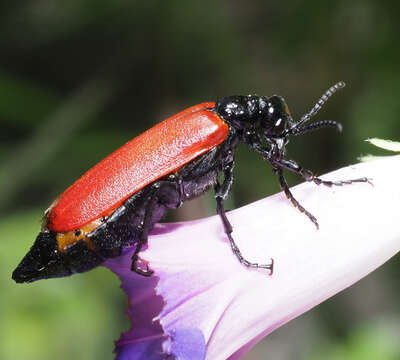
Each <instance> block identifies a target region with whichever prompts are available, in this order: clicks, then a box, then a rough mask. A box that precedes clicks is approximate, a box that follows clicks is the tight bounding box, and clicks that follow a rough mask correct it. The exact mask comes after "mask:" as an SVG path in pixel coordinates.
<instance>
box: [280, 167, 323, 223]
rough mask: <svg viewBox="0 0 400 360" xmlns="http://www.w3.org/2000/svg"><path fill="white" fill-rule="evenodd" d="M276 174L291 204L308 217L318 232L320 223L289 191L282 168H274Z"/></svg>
mask: <svg viewBox="0 0 400 360" xmlns="http://www.w3.org/2000/svg"><path fill="white" fill-rule="evenodd" d="M274 171H275V173H276V174H277V175H278V178H279V185H280V187H281V189H282V190H283V192H284V193H285V195H286V197H287V198H288V199H289V200H290V202H291V203H292V204H293V206H294V207H295V208H297V209H299V211H300V212H302V213H303V214H304V215H306V216H307V217H308V218H309V219H310V220H311V222H312V223H313V224H314V225H315V226H316V227H317V230H318V229H319V225H318V221H317V219H316V217H315V216H314V215H313V214H311V213H310V212H308V211H307V210H306V209H305V208H304V207H303V206H302V205H301V204H300V203H299V202H298V201H297V200H296V199H295V197H294V196H293V194H292V193H291V191H290V190H289V186H288V184H287V181H286V179H285V177H284V176H283V171H282V169H281V168H274Z"/></svg>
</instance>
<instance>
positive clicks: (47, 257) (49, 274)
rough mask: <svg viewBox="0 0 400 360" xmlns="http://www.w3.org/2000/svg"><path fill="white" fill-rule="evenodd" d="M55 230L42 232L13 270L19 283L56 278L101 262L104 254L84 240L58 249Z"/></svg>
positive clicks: (84, 269)
mask: <svg viewBox="0 0 400 360" xmlns="http://www.w3.org/2000/svg"><path fill="white" fill-rule="evenodd" d="M56 235H57V234H56V233H55V232H53V231H43V232H40V233H39V235H38V237H37V238H36V241H35V242H34V244H33V245H32V247H31V249H30V250H29V252H28V253H27V254H26V255H25V257H24V258H23V259H22V261H21V263H20V264H19V265H18V266H17V268H16V269H15V270H14V272H13V274H12V278H13V279H14V280H15V281H16V282H17V283H24V282H33V281H36V280H40V279H48V278H57V277H63V276H68V275H71V274H72V273H76V272H84V271H87V270H90V269H92V268H94V267H96V266H98V265H100V264H101V263H102V262H103V261H104V258H102V257H101V256H99V255H98V254H97V253H95V252H94V251H93V250H91V249H89V248H88V247H87V245H86V243H85V242H84V241H83V240H81V241H78V242H76V243H74V244H71V245H70V246H69V247H68V249H66V250H65V251H59V250H58V244H57V238H56Z"/></svg>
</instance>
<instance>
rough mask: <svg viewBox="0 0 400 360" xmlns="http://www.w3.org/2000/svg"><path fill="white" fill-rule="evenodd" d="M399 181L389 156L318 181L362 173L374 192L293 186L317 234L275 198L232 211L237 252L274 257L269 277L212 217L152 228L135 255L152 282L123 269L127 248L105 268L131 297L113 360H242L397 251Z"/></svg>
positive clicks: (396, 162)
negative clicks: (124, 329) (126, 324)
mask: <svg viewBox="0 0 400 360" xmlns="http://www.w3.org/2000/svg"><path fill="white" fill-rule="evenodd" d="M399 175H400V156H392V157H386V158H382V159H379V160H375V161H370V162H367V163H361V164H357V165H354V166H349V167H346V168H343V169H340V170H338V171H335V172H332V173H330V174H328V175H326V176H324V177H323V178H324V179H329V180H339V179H340V180H343V179H354V178H360V177H364V176H366V177H368V178H371V179H372V183H373V186H371V184H369V183H355V184H352V185H348V186H342V187H332V188H328V187H326V186H323V185H320V186H319V187H318V186H316V185H315V184H312V183H303V184H300V185H298V186H296V187H294V188H293V189H292V192H293V194H294V196H295V197H296V198H297V200H298V201H299V202H300V203H301V204H302V205H303V206H304V207H305V208H306V209H308V210H309V211H310V212H312V213H313V214H314V215H315V216H316V217H317V218H318V221H319V225H320V227H319V230H316V228H315V226H314V225H313V224H312V223H311V222H310V221H309V219H308V218H307V217H306V216H304V215H301V214H298V210H297V209H295V208H294V207H293V206H292V205H291V204H290V202H288V201H287V200H286V199H285V197H284V195H282V193H279V194H276V195H273V196H271V197H269V198H266V199H263V200H260V201H257V202H255V203H252V204H250V205H247V206H244V207H242V208H239V209H236V210H234V211H231V212H229V213H228V215H227V216H228V218H229V220H230V222H231V223H232V225H233V228H234V232H233V236H234V238H235V240H236V242H237V244H238V246H239V248H240V249H241V251H242V253H243V255H244V256H245V257H246V258H247V259H249V260H250V261H258V262H260V263H268V262H269V261H270V258H273V259H274V263H275V267H274V273H273V274H272V275H270V274H269V272H267V271H264V270H255V269H248V268H246V267H245V266H243V265H241V264H240V263H239V262H238V260H237V258H236V257H235V256H234V255H233V254H232V251H231V249H230V246H229V242H228V241H227V238H226V236H225V234H224V231H223V226H222V224H221V221H220V219H219V218H218V216H213V217H210V218H207V219H202V220H198V221H191V222H185V223H175V224H159V225H157V226H156V227H155V228H154V230H153V232H152V235H151V236H150V237H149V242H148V248H147V249H146V250H145V251H143V252H142V253H141V258H142V259H143V260H144V261H146V262H148V263H149V266H150V267H151V269H152V270H154V275H153V276H152V277H151V278H145V277H142V276H139V275H137V274H134V273H132V272H131V271H130V262H131V260H130V257H131V254H132V250H126V252H125V253H124V255H123V256H121V257H119V258H116V259H112V260H109V261H107V263H106V264H105V265H106V266H107V267H108V268H110V269H111V270H112V271H114V272H115V273H116V274H117V275H118V276H119V277H120V278H121V281H122V288H123V289H124V290H125V292H126V293H127V294H128V298H129V310H128V315H129V317H130V319H131V322H132V329H131V330H129V331H128V332H126V333H124V334H122V335H121V338H120V340H118V341H117V342H116V352H117V359H118V360H126V359H149V360H156V359H157V360H158V359H166V358H171V359H173V358H176V359H180V360H186V359H190V360H197V359H199V360H200V359H213V360H214V359H227V358H229V359H239V358H240V357H241V356H242V355H243V354H244V353H245V352H246V351H248V350H249V349H250V348H251V347H252V346H253V345H254V344H255V343H257V342H258V341H259V340H260V339H261V338H263V337H264V336H266V335H267V334H269V333H270V332H272V331H273V330H275V329H276V328H278V327H279V326H281V325H283V324H284V323H286V322H288V321H289V320H291V319H293V318H295V317H297V316H299V315H300V314H302V313H304V312H305V311H307V310H309V309H310V308H312V307H314V306H316V305H317V304H319V303H321V302H322V301H324V300H326V299H327V298H329V297H331V296H332V295H334V294H336V293H338V292H339V291H341V290H343V289H345V288H347V287H348V286H350V285H352V284H353V283H355V282H356V281H358V280H360V279H361V278H363V277H364V276H366V275H367V274H368V273H370V272H371V271H373V270H374V269H376V268H377V267H379V266H380V265H382V264H383V263H384V262H385V261H387V260H388V259H389V258H391V257H392V256H394V255H395V254H396V253H397V252H398V251H399V250H400V227H399V226H398V221H399V219H398V217H399V215H398V214H399V211H398V209H397V207H398V204H399V200H400V187H399V186H398V182H399ZM168 356H170V357H168Z"/></svg>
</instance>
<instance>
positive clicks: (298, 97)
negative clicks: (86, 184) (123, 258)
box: [0, 0, 400, 360]
mask: <svg viewBox="0 0 400 360" xmlns="http://www.w3.org/2000/svg"><path fill="white" fill-rule="evenodd" d="M399 12H400V7H399V5H398V2H395V1H392V2H391V1H344V0H341V1H333V2H328V1H287V2H281V1H261V0H254V1H227V0H225V1H218V2H216V1H209V0H203V1H183V0H182V1H175V0H173V1H171V0H170V1H161V0H160V1H134V0H129V1H128V0H113V1H111V0H108V1H104V0H96V1H94V0H79V1H78V0H70V1H59V0H58V1H57V0H33V1H24V0H19V1H10V0H8V1H2V2H1V3H0V139H1V141H0V212H1V218H0V236H1V241H0V270H1V271H0V274H1V275H0V289H1V295H0V359H2V360H15V359H30V360H34V359H44V360H46V359H74V360H80V359H85V360H90V359H96V360H100V359H110V358H112V355H111V352H112V350H113V340H114V339H117V338H118V336H119V332H120V331H122V330H124V329H127V327H128V326H129V325H128V321H127V320H126V319H125V317H124V311H123V309H124V306H125V303H126V299H125V297H124V295H123V294H122V292H121V291H120V290H119V281H118V279H116V277H115V276H113V274H111V273H110V272H109V271H108V270H106V269H104V268H98V269H96V270H94V271H91V272H89V273H87V274H83V275H76V276H73V277H70V278H65V279H58V280H50V281H40V282H37V283H34V284H30V285H16V284H14V282H13V281H12V280H11V278H10V276H11V272H12V270H13V269H14V267H15V266H16V265H17V263H18V262H19V261H20V259H21V257H22V256H23V255H24V254H25V252H26V251H27V249H28V248H29V247H30V245H31V244H32V243H33V241H34V239H35V236H36V234H37V232H38V230H39V226H40V225H39V220H40V218H41V216H42V213H43V211H44V210H45V209H46V208H47V206H48V205H49V204H50V203H51V202H52V200H54V199H55V198H56V197H57V195H58V194H60V193H61V192H62V191H63V190H64V189H65V188H66V187H67V186H68V185H69V184H71V182H73V181H74V180H75V179H76V178H78V177H79V176H80V175H81V174H82V173H83V172H84V171H86V170H87V169H88V168H89V167H90V166H92V165H94V164H95V163H96V162H98V161H99V160H101V159H102V158H103V157H104V156H106V155H107V154H109V153H110V152H111V151H112V150H114V149H116V148H117V147H119V146H120V145H121V144H123V143H124V142H126V141H128V140H129V139H131V138H133V137H134V136H136V135H138V134H140V133H141V132H142V131H144V130H145V129H147V128H148V127H150V126H151V125H153V124H155V123H157V122H159V121H161V120H162V119H164V118H166V117H168V116H170V115H172V114H174V113H176V112H178V111H180V110H182V109H184V108H185V107H188V106H190V105H193V104H197V103H200V102H202V101H213V100H215V99H218V98H221V97H224V96H229V95H234V94H244V95H246V94H250V93H251V94H259V95H267V96H268V95H272V94H274V93H276V94H280V95H282V96H284V97H285V98H286V100H287V103H288V105H289V107H290V109H291V112H292V114H293V116H294V117H295V118H296V119H298V118H299V117H300V116H301V115H302V114H303V113H304V112H305V111H307V110H309V109H310V108H311V106H312V105H313V104H314V102H315V101H316V100H317V99H318V97H319V96H320V95H321V94H322V92H323V91H324V90H326V89H327V88H328V87H329V86H331V85H332V84H334V83H335V82H337V81H339V80H344V81H346V83H347V84H348V86H347V88H346V89H345V90H343V91H341V92H340V93H339V94H337V95H335V96H334V97H333V98H332V99H330V101H329V103H328V104H327V105H326V106H325V107H324V109H323V111H321V113H320V114H319V115H318V119H321V120H322V119H329V120H338V121H341V122H342V123H343V126H344V131H343V133H342V134H338V133H337V132H336V131H334V130H330V129H326V130H321V131H320V132H318V133H313V134H310V135H304V136H302V137H299V138H296V139H295V140H294V141H292V142H291V143H290V145H289V146H288V151H289V156H290V157H292V158H294V159H296V160H297V161H298V162H299V163H301V164H302V165H303V166H305V167H306V168H310V169H312V170H313V171H315V172H316V173H324V172H327V171H329V170H333V169H336V168H339V167H341V166H344V165H346V164H350V163H354V162H356V161H357V157H358V156H360V155H363V154H366V153H369V152H373V153H374V154H379V153H381V152H379V151H378V150H376V149H373V148H371V147H370V146H368V145H367V144H366V143H365V142H364V141H363V140H364V139H366V138H368V137H381V138H390V139H393V140H396V139H397V140H399V138H400V135H399V134H400V120H399V117H400V116H399V113H400V102H399V100H398V98H399V94H400V67H399V64H400V47H399V45H398V37H399V33H400V22H399V20H398V19H399V18H398V16H399ZM235 174H236V182H235V186H234V189H233V195H232V197H231V200H230V203H229V207H237V206H240V205H243V204H245V203H248V202H251V201H254V200H256V199H259V198H262V197H264V196H267V195H269V194H271V193H274V192H277V191H278V185H277V180H276V179H275V178H274V176H273V174H272V172H271V170H270V167H269V165H268V164H265V163H263V162H262V161H261V160H260V159H259V157H258V156H257V155H256V154H254V153H250V152H248V151H247V150H246V149H245V148H244V147H240V148H239V151H238V154H237V166H236V171H235ZM288 178H289V180H290V182H291V184H295V183H296V182H298V181H299V179H297V178H295V177H293V176H291V175H290V174H288ZM316 191H317V190H316ZM390 200H394V199H388V201H390ZM214 208H215V204H214V203H213V201H212V196H210V194H208V195H207V196H205V197H202V198H200V199H198V200H195V201H192V202H190V203H188V204H185V206H184V207H183V208H181V209H179V210H178V211H176V212H174V213H173V214H170V215H169V216H168V220H178V219H179V220H183V219H193V218H197V217H202V216H205V215H210V214H213V213H214ZM338 211H339V210H338ZM316 215H318V214H316ZM299 216H300V215H299ZM398 260H399V257H398V256H397V257H396V258H395V259H393V260H392V261H391V262H389V263H388V264H386V265H385V266H384V267H383V268H381V269H380V270H379V271H377V272H375V273H374V274H373V275H372V276H370V277H368V278H367V279H364V280H363V281H361V282H360V283H359V284H357V285H356V286H354V287H352V288H351V289H349V290H347V291H345V292H344V293H342V294H340V295H338V296H336V297H334V298H333V299H331V300H329V301H327V302H326V303H324V304H323V305H321V306H319V307H317V308H316V309H314V310H313V311H312V312H310V313H308V314H306V315H305V316H303V317H301V318H300V319H298V320H296V321H293V322H291V323H290V324H288V325H286V326H284V327H283V328H282V329H279V330H278V331H276V332H275V333H273V334H271V336H269V337H268V339H265V340H263V341H262V342H261V343H260V344H259V345H258V346H257V347H256V348H255V349H254V350H253V351H252V352H250V353H249V354H248V355H247V357H246V359H248V360H249V359H264V358H271V359H274V360H279V359H328V360H329V359H374V360H375V359H399V358H400V349H399V346H400V345H399V341H398V340H399V334H400V326H399V324H400V314H399V312H400V307H399V302H400V301H399V300H400V283H399V281H398V274H399V270H400V267H399V261H398Z"/></svg>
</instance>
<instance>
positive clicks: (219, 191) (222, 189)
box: [214, 162, 273, 274]
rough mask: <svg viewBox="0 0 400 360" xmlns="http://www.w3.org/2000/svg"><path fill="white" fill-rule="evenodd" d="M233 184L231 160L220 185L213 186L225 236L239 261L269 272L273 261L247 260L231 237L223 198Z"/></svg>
mask: <svg viewBox="0 0 400 360" xmlns="http://www.w3.org/2000/svg"><path fill="white" fill-rule="evenodd" d="M232 184H233V162H232V163H230V164H228V165H227V166H226V167H225V168H224V181H223V183H222V185H220V184H219V183H218V182H217V183H216V185H215V186H214V189H215V200H216V201H217V213H218V215H219V216H220V218H221V220H222V224H223V226H224V231H225V234H226V236H227V237H228V239H229V243H230V244H231V248H232V251H233V253H234V254H235V255H236V257H237V258H238V260H239V262H240V263H241V264H243V265H245V266H247V267H250V268H256V269H267V270H270V272H271V274H272V271H273V261H271V263H270V264H258V263H252V262H250V261H248V260H247V259H246V258H245V257H244V256H243V255H242V252H241V251H240V249H239V247H238V246H237V244H236V242H235V240H234V239H233V237H232V225H231V223H230V222H229V220H228V218H227V216H226V213H225V209H224V200H225V199H226V198H227V196H228V195H229V192H230V190H231V187H232Z"/></svg>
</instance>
